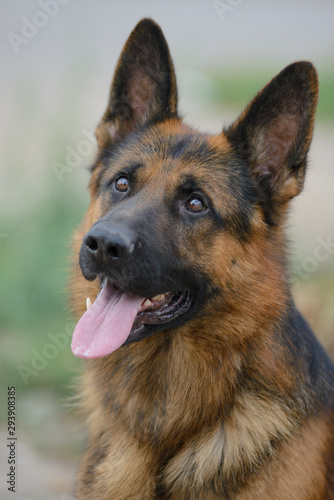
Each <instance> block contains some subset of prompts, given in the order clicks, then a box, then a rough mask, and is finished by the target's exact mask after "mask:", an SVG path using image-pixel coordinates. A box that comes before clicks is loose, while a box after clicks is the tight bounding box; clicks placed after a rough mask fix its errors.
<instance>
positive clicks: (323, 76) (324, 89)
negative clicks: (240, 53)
mask: <svg viewBox="0 0 334 500" xmlns="http://www.w3.org/2000/svg"><path fill="white" fill-rule="evenodd" d="M276 73H277V71H275V70H270V69H268V70H266V71H264V70H263V68H260V69H258V70H254V69H253V70H251V71H250V70H248V69H247V70H245V71H241V70H238V71H236V72H229V71H227V72H226V73H217V72H214V71H212V72H211V73H209V76H210V79H211V89H210V99H211V100H212V101H213V102H214V103H216V104H217V103H219V102H220V103H222V104H224V105H227V106H230V107H236V108H240V109H242V106H244V105H245V104H246V103H247V102H249V100H250V99H252V97H253V96H254V95H255V94H256V93H257V92H258V91H259V90H261V89H262V87H263V86H264V85H265V84H266V83H267V82H269V81H270V80H271V79H272V78H273V76H275V74H276ZM318 76H319V83H320V93H319V104H318V109H317V117H318V118H319V119H321V120H331V121H332V120H334V99H333V92H334V73H331V72H327V73H322V72H319V75H318Z"/></svg>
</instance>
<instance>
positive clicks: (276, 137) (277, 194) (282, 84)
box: [225, 61, 318, 222]
mask: <svg viewBox="0 0 334 500" xmlns="http://www.w3.org/2000/svg"><path fill="white" fill-rule="evenodd" d="M317 100H318V79H317V73H316V70H315V68H314V66H313V65H312V64H311V63H309V62H304V61H302V62H297V63H294V64H291V65H290V66H287V67H286V68H285V69H284V70H283V71H281V72H280V73H279V74H278V75H277V76H276V77H275V78H274V79H273V80H271V82H269V84H268V85H267V86H266V87H264V89H263V90H262V91H261V92H259V93H258V94H257V96H255V98H254V99H253V101H251V103H250V104H249V105H248V107H247V108H246V109H245V111H244V112H243V113H242V115H241V116H240V117H239V119H238V120H237V121H236V122H235V123H234V124H233V125H232V126H231V127H230V128H229V129H228V130H227V131H225V134H226V136H227V138H228V139H229V140H230V142H231V143H232V145H233V147H234V149H235V150H236V151H237V152H238V153H239V154H240V156H242V158H243V159H244V160H245V161H246V163H247V165H248V167H249V169H250V171H251V174H252V176H253V178H255V181H256V183H257V185H258V187H259V190H260V193H261V197H262V201H263V206H264V208H265V212H266V214H265V215H266V217H267V219H268V220H269V221H272V222H276V220H275V218H277V212H278V208H279V207H280V206H282V205H283V204H285V203H286V202H287V201H288V200H290V199H291V198H292V197H293V196H296V195H297V194H299V193H300V191H301V190H302V188H303V184H304V176H305V168H306V155H307V151H308V149H309V146H310V143H311V139H312V132H313V123H314V114H315V110H316V106H317Z"/></svg>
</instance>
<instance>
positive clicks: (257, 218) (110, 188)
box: [72, 19, 318, 357]
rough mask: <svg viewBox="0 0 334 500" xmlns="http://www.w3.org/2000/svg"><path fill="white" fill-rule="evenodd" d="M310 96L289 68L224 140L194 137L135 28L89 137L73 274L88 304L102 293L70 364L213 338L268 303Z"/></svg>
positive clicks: (158, 52)
mask: <svg viewBox="0 0 334 500" xmlns="http://www.w3.org/2000/svg"><path fill="white" fill-rule="evenodd" d="M317 95H318V83H317V76H316V71H315V69H314V67H313V66H312V65H311V64H310V63H308V62H298V63H295V64H291V65H290V66H288V67H286V68H285V69H284V70H283V71H282V72H281V73H279V75H278V76H276V77H275V78H274V79H273V80H272V81H271V82H270V83H269V84H268V85H267V86H266V87H265V88H264V89H263V90H262V91H261V92H259V94H258V95H257V96H256V97H255V98H254V99H253V101H252V102H251V103H250V104H249V105H248V107H247V108H246V110H245V111H244V112H243V113H242V114H241V116H240V117H239V119H238V120H237V121H236V122H235V123H234V124H233V125H232V126H231V127H229V128H228V129H226V130H224V131H223V132H222V133H221V134H219V135H217V136H211V135H206V134H202V133H199V132H198V131H196V130H194V129H192V128H190V127H189V126H187V125H185V124H184V123H183V122H182V120H181V119H180V117H179V115H178V111H177V89H176V80H175V73H174V68H173V63H172V60H171V57H170V54H169V50H168V46H167V43H166V40H165V38H164V36H163V33H162V32H161V30H160V28H159V27H158V26H157V24H156V23H155V22H153V21H152V20H150V19H144V20H142V21H141V22H140V23H139V24H138V25H137V26H136V28H135V29H134V30H133V32H132V33H131V35H130V37H129V39H128V41H127V43H126V44H125V47H124V49H123V51H122V53H121V56H120V59H119V62H118V65H117V67H116V71H115V76H114V79H113V82H112V86H111V90H110V97H109V102H108V106H107V109H106V111H105V113H104V115H103V118H102V120H101V122H100V124H99V125H98V127H97V131H96V137H97V142H98V148H99V152H98V157H97V160H96V163H95V164H94V166H93V168H92V177H91V182H90V189H91V206H90V209H89V211H88V214H87V217H86V221H85V224H84V227H83V234H82V235H81V250H80V253H79V262H80V267H81V271H82V274H83V277H84V279H85V280H87V282H90V281H91V282H93V283H94V286H93V287H91V288H90V290H91V291H92V292H93V295H95V297H92V298H93V299H95V298H96V294H97V293H98V290H99V288H100V286H101V288H102V291H101V293H100V294H99V296H98V298H97V299H96V300H95V303H94V305H93V306H92V308H91V309H89V310H88V311H87V312H86V313H85V314H84V316H83V317H82V318H81V320H80V321H79V324H78V326H77V329H76V331H75V334H74V338H73V344H72V347H73V351H74V353H75V354H76V355H78V356H81V357H101V356H105V355H107V354H109V353H111V352H112V351H114V350H115V349H117V348H119V347H120V346H121V345H123V344H124V343H131V342H133V341H137V340H141V339H143V338H144V337H147V336H148V335H151V334H152V333H154V332H156V331H158V330H166V329H171V328H175V327H178V326H179V325H181V324H184V323H185V322H188V321H190V320H191V319H193V318H196V317H198V316H201V317H202V318H203V317H205V318H206V319H207V321H208V322H209V324H210V316H212V315H213V311H214V310H216V309H217V308H220V311H221V312H220V315H223V314H227V313H228V312H229V313H230V314H231V313H232V312H233V310H234V309H237V307H236V304H237V303H239V304H240V307H242V306H244V305H245V303H247V300H248V298H249V295H250V294H255V291H254V290H255V284H256V294H259V293H260V294H262V295H263V296H265V295H266V294H268V293H270V290H268V287H269V286H270V285H269V282H272V281H273V280H280V281H282V280H283V281H284V279H285V278H284V277H282V276H281V274H282V267H281V264H282V252H281V251H280V249H278V248H277V245H281V244H282V236H281V232H282V225H283V221H284V216H285V212H286V208H287V205H288V202H289V200H290V199H291V198H292V197H294V196H295V195H297V194H298V193H299V192H300V191H301V190H302V187H303V182H304V174H305V167H306V155H307V151H308V148H309V145H310V141H311V136H312V130H313V121H314V113H315V108H316V103H317ZM269 246H270V249H271V250H270V252H268V248H269ZM269 253H270V255H269ZM269 275H271V277H270V278H269ZM268 280H269V281H268ZM270 280H271V281H270ZM87 289H88V288H87ZM80 294H81V288H80ZM254 297H255V295H254ZM254 297H253V299H254ZM82 300H83V298H82ZM277 300H278V299H277ZM253 303H254V300H253ZM248 305H249V304H248ZM268 307H269V305H268ZM250 316H251V315H250Z"/></svg>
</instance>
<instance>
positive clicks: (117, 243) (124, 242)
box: [83, 222, 137, 265]
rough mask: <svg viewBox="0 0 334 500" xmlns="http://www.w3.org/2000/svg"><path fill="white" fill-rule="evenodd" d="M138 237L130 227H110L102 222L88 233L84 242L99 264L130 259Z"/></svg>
mask: <svg viewBox="0 0 334 500" xmlns="http://www.w3.org/2000/svg"><path fill="white" fill-rule="evenodd" d="M136 239H137V238H136V233H135V232H134V231H132V230H131V229H129V228H126V227H110V226H109V225H107V224H106V223H103V222H100V223H97V224H96V225H95V226H94V227H92V229H91V230H90V231H89V232H88V233H87V234H86V236H85V238H84V242H83V244H84V245H85V247H86V250H87V252H88V254H89V255H90V256H91V257H92V258H93V260H95V261H96V263H97V264H101V265H107V264H111V263H116V262H118V261H120V260H122V261H125V260H126V259H128V258H129V256H130V255H131V254H132V253H133V251H134V249H135V246H136Z"/></svg>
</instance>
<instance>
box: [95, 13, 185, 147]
mask: <svg viewBox="0 0 334 500" xmlns="http://www.w3.org/2000/svg"><path fill="white" fill-rule="evenodd" d="M176 115H177V91H176V80H175V72H174V67H173V63H172V59H171V56H170V53H169V49H168V45H167V42H166V39H165V37H164V35H163V33H162V31H161V29H160V27H159V26H158V25H157V24H156V23H155V22H154V21H153V20H152V19H142V20H141V21H140V22H139V23H138V24H137V26H136V27H135V28H134V30H133V31H132V33H131V34H130V36H129V38H128V40H127V42H126V44H125V46H124V48H123V51H122V53H121V55H120V58H119V60H118V64H117V67H116V70H115V74H114V78H113V81H112V84H111V89H110V95H109V102H108V107H107V109H106V111H105V113H104V115H103V117H102V120H101V122H100V124H99V126H98V128H97V130H96V137H97V141H98V144H99V147H100V148H103V147H105V146H106V145H107V144H108V143H117V142H119V141H120V140H121V139H123V138H124V137H125V136H126V134H128V133H129V132H132V131H134V130H136V129H137V128H139V127H140V126H142V125H144V124H145V123H147V122H149V121H151V120H163V119H165V118H167V117H172V116H176Z"/></svg>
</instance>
